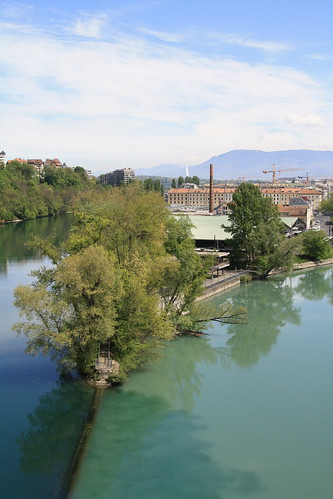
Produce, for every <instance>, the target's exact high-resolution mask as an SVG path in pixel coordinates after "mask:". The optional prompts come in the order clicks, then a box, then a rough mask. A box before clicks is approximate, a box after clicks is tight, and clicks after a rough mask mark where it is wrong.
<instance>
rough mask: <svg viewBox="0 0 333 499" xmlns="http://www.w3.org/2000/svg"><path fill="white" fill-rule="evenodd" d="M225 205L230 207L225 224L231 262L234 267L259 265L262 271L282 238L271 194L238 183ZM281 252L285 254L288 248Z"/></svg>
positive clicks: (279, 222) (281, 229) (281, 228)
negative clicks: (228, 234)
mask: <svg viewBox="0 0 333 499" xmlns="http://www.w3.org/2000/svg"><path fill="white" fill-rule="evenodd" d="M228 207H229V208H230V210H231V214H230V215H229V219H230V221H231V224H230V227H228V226H226V227H224V228H225V230H226V231H227V232H230V233H231V235H232V245H233V249H234V251H233V252H232V255H231V258H232V262H233V264H234V265H235V266H237V267H239V266H241V267H245V268H251V269H257V268H260V272H261V273H263V271H264V267H265V265H266V264H267V266H268V267H269V266H270V265H271V261H272V256H273V255H274V258H273V259H276V258H277V255H278V253H279V252H280V249H279V247H280V246H281V245H282V246H283V245H284V241H285V236H284V234H283V232H284V228H283V224H282V222H281V220H280V217H279V214H278V211H277V207H276V206H275V205H274V204H273V202H272V200H271V198H268V197H267V198H266V197H264V196H263V195H262V194H261V192H260V189H259V188H258V187H257V186H255V185H253V184H247V183H243V184H240V186H239V187H237V189H236V190H235V192H234V195H233V201H232V202H231V203H229V204H228ZM282 252H283V250H282ZM284 254H285V257H286V258H287V256H289V255H291V252H284ZM264 273H265V272H264Z"/></svg>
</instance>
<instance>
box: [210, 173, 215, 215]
mask: <svg viewBox="0 0 333 499" xmlns="http://www.w3.org/2000/svg"><path fill="white" fill-rule="evenodd" d="M213 172H214V167H213V165H212V164H210V165H209V213H213V211H214V195H213Z"/></svg>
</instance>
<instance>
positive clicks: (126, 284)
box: [15, 183, 238, 382]
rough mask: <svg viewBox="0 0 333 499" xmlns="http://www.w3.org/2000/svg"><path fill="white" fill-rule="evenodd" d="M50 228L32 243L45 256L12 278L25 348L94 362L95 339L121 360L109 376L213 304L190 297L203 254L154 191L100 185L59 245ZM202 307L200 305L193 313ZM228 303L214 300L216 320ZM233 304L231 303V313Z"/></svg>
mask: <svg viewBox="0 0 333 499" xmlns="http://www.w3.org/2000/svg"><path fill="white" fill-rule="evenodd" d="M55 242H56V241H55V235H54V234H51V235H50V237H49V238H47V239H46V240H44V241H41V240H39V239H37V238H35V240H34V241H33V242H32V243H31V244H32V245H33V247H34V248H38V249H39V250H40V251H42V252H43V253H44V254H47V255H48V256H49V257H50V258H51V259H52V261H53V263H54V266H53V267H51V268H48V269H46V268H42V269H41V270H39V271H37V272H35V273H34V276H35V279H36V281H35V283H34V284H33V285H32V286H19V287H18V288H17V289H16V291H15V305H16V306H17V307H19V308H20V311H21V315H25V317H26V319H27V321H26V322H23V323H19V324H16V325H15V329H16V330H17V331H18V332H19V333H23V334H25V335H26V336H27V338H28V351H29V352H31V353H35V352H37V351H42V352H43V353H49V354H51V356H52V357H53V358H54V359H56V360H57V361H58V362H59V364H60V366H65V367H73V366H76V367H78V368H79V370H80V371H81V372H83V373H90V374H92V373H93V372H94V362H95V360H96V358H97V354H98V349H99V345H100V344H103V343H105V342H106V341H107V342H108V345H109V346H110V354H111V358H112V359H113V360H115V361H117V362H118V363H119V366H120V368H119V372H115V373H113V374H111V378H112V380H113V382H116V381H121V380H123V379H124V378H125V377H126V375H127V373H128V372H129V371H131V370H133V369H135V368H137V367H139V366H144V365H145V364H146V363H147V362H148V361H149V360H150V359H151V358H152V357H154V356H155V355H156V353H157V351H158V349H159V348H160V347H161V346H162V345H164V343H165V341H166V340H169V339H171V338H173V337H174V335H175V334H177V333H179V332H180V333H183V332H186V330H188V329H190V330H193V329H195V328H197V327H199V325H200V327H204V326H205V325H206V323H207V322H208V321H209V315H210V314H211V313H212V311H211V310H206V311H205V310H204V307H202V306H200V307H198V306H197V305H195V300H196V298H197V297H198V296H199V295H200V294H201V292H202V285H203V282H204V280H205V278H206V273H207V269H206V264H205V262H204V261H202V260H201V259H200V257H199V256H198V254H197V253H196V252H195V249H194V243H193V241H192V239H191V224H190V222H189V220H188V218H187V217H185V218H179V219H177V218H174V217H173V216H172V215H171V214H170V212H169V211H168V209H167V207H166V205H165V203H164V201H163V199H162V198H161V196H160V195H159V194H158V193H157V192H154V191H145V190H144V189H143V187H142V185H141V184H137V183H133V184H131V185H128V186H126V187H121V188H113V189H111V190H103V193H102V194H101V195H100V197H99V198H98V199H96V200H94V202H93V201H92V200H91V202H90V203H88V204H87V205H86V206H85V208H84V210H83V211H82V212H80V213H79V214H78V223H77V225H76V226H75V227H74V228H73V230H72V232H71V234H70V237H69V238H68V240H67V241H66V242H65V243H64V244H63V245H62V246H61V247H60V248H59V247H57V246H56V245H55V244H54V243H55ZM199 312H200V313H199ZM234 312H235V311H233V312H232V311H230V309H229V308H228V309H223V310H220V311H216V310H214V313H213V315H214V320H217V319H218V318H219V319H220V320H222V318H223V320H230V321H232V320H233V315H232V314H234ZM237 314H238V312H237V311H236V312H235V315H236V316H237Z"/></svg>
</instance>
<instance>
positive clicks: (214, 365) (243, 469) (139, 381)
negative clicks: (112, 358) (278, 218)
mask: <svg viewBox="0 0 333 499" xmlns="http://www.w3.org/2000/svg"><path fill="white" fill-rule="evenodd" d="M332 277H333V269H332V268H320V269H314V270H313V271H309V272H307V273H305V274H300V275H295V276H293V277H292V278H287V279H281V280H279V279H277V280H274V281H269V282H254V283H251V284H249V285H244V286H242V287H240V288H238V289H235V290H232V291H231V292H229V293H226V294H222V295H219V296H218V297H217V298H215V301H216V302H223V301H224V300H226V299H228V300H229V301H231V302H232V303H234V304H242V305H246V306H247V308H248V324H246V325H215V326H214V327H213V328H212V329H210V330H209V331H208V332H209V336H206V337H200V338H192V337H191V338H180V339H178V340H176V341H174V342H172V343H171V344H169V345H168V346H167V347H166V348H165V350H164V351H163V354H162V357H161V358H160V359H159V360H157V361H156V362H155V363H154V364H152V365H151V366H150V367H149V368H147V369H146V370H145V371H142V372H137V373H135V374H133V375H132V376H131V377H130V379H129V381H128V383H126V384H125V385H124V386H122V387H121V388H118V389H113V390H109V391H108V392H106V394H105V396H104V399H103V401H102V406H101V408H100V411H99V413H98V416H97V421H96V425H95V427H94V429H93V432H92V434H91V438H90V441H89V445H88V448H87V453H86V456H85V459H84V461H83V464H82V468H81V470H80V474H79V477H78V481H77V484H76V487H75V489H74V492H73V494H72V497H73V498H74V499H86V498H89V499H90V498H92V497H94V498H97V499H106V498H107V499H113V498H117V499H125V498H126V499H132V498H135V499H170V498H173V499H187V498H188V499H190V498H191V499H196V498H197V499H221V498H223V499H236V498H244V497H253V498H260V497H262V498H264V499H282V498H283V499H314V498H318V499H319V498H320V499H330V498H331V497H332V485H333V479H332V470H333V425H332V421H333V391H332V381H333V362H332V359H333V333H332V319H333V309H332V305H333V279H332Z"/></svg>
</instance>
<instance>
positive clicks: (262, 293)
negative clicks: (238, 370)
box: [226, 281, 301, 367]
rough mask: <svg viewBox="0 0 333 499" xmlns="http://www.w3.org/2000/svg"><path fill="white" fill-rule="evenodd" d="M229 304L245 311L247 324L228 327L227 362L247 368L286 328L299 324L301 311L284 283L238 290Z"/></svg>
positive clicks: (260, 284)
mask: <svg viewBox="0 0 333 499" xmlns="http://www.w3.org/2000/svg"><path fill="white" fill-rule="evenodd" d="M230 301H231V302H232V303H233V304H234V305H242V306H245V307H246V308H247V311H248V320H247V324H246V325H245V326H244V325H238V324H231V325H229V326H228V327H227V334H228V336H229V339H228V340H227V342H226V345H227V347H229V349H230V358H231V359H232V360H233V361H234V362H236V363H237V364H238V365H239V366H241V367H249V366H252V365H254V364H256V363H257V362H258V360H259V359H260V357H261V356H262V355H267V354H268V353H269V352H270V350H271V348H272V346H273V345H274V344H275V343H276V341H277V337H278V335H279V333H280V332H281V328H282V327H283V326H284V325H285V324H286V323H290V324H295V325H299V324H300V320H301V319H300V309H299V308H298V307H296V306H295V305H294V303H293V290H292V289H291V288H290V287H289V286H285V285H284V282H283V281H267V282H254V283H252V284H251V285H250V286H246V285H245V286H243V287H241V288H240V289H239V290H238V292H237V295H235V296H233V297H232V298H231V299H230Z"/></svg>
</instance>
